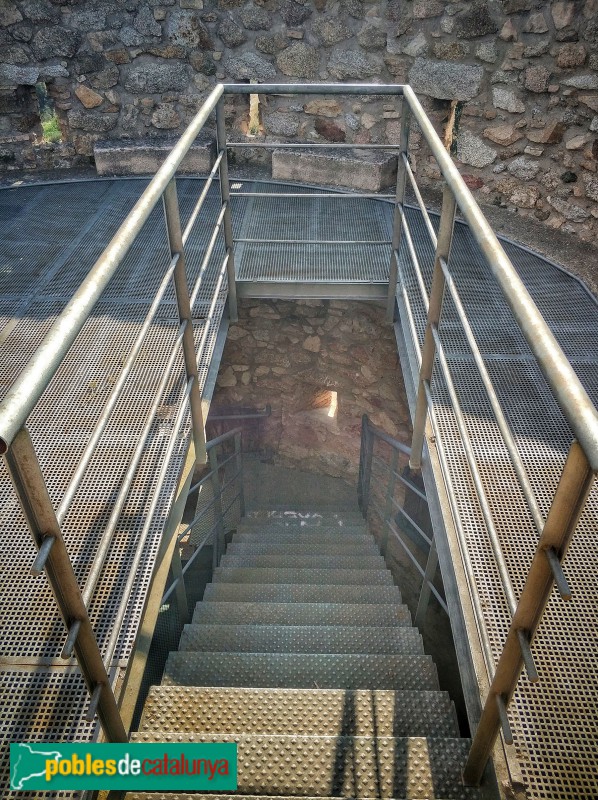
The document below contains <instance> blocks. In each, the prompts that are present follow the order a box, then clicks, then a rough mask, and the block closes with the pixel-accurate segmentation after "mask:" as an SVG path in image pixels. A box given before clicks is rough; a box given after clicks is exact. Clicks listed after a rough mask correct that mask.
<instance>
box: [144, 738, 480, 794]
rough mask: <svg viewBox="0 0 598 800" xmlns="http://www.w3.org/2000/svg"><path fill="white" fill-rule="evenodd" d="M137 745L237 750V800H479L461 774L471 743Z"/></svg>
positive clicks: (408, 740) (417, 740)
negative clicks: (312, 799)
mask: <svg viewBox="0 0 598 800" xmlns="http://www.w3.org/2000/svg"><path fill="white" fill-rule="evenodd" d="M132 741H135V742H156V741H163V742H184V741H187V742H193V741H198V742H199V741H205V742H237V747H238V750H237V752H238V788H237V793H238V794H268V795H290V796H296V797H306V796H316V797H322V796H330V795H332V796H341V797H351V798H359V799H361V798H370V797H380V798H392V797H401V796H402V797H409V798H412V800H430V798H437V797H445V796H446V797H452V798H455V800H457V799H459V800H460V799H461V798H463V800H473V798H477V797H479V790H478V789H472V788H469V787H464V786H463V785H462V783H461V770H462V768H463V765H464V763H465V759H466V757H467V751H468V747H469V742H468V741H467V740H464V739H432V738H428V739H425V738H419V737H410V738H391V737H378V738H376V739H374V738H371V737H357V736H342V737H339V736H318V737H309V736H238V735H228V736H227V735H216V736H215V735H193V734H186V735H183V734H177V733H168V732H163V731H155V732H144V733H136V734H134V735H133V737H132Z"/></svg>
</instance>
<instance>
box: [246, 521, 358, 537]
mask: <svg viewBox="0 0 598 800" xmlns="http://www.w3.org/2000/svg"><path fill="white" fill-rule="evenodd" d="M236 530H237V531H240V532H243V533H257V532H258V531H268V532H270V533H275V532H277V531H278V532H279V533H281V534H282V533H289V534H291V533H295V534H299V533H301V534H303V535H304V536H317V534H318V533H329V534H336V535H337V536H345V535H347V536H348V535H349V534H356V533H361V534H364V535H365V534H367V532H368V530H367V526H366V524H365V522H363V520H362V521H361V522H355V521H353V520H351V521H350V522H347V523H343V524H341V523H340V522H338V521H337V522H331V521H323V522H320V523H319V524H317V525H316V524H313V525H307V524H302V523H297V522H284V521H280V520H278V521H276V520H275V521H273V522H260V521H254V522H251V521H249V522H245V521H243V520H241V521H240V522H238V523H237V527H236Z"/></svg>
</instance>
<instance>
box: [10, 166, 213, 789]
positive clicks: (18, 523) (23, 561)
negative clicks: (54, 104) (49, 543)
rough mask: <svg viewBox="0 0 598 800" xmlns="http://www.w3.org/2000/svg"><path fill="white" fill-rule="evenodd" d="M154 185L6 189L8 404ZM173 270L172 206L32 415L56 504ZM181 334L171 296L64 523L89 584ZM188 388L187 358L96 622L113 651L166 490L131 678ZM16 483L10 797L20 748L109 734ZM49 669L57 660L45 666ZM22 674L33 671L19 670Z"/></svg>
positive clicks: (201, 232) (143, 576)
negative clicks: (73, 651)
mask: <svg viewBox="0 0 598 800" xmlns="http://www.w3.org/2000/svg"><path fill="white" fill-rule="evenodd" d="M146 183H147V181H145V180H130V181H112V180H109V181H90V182H69V183H65V184H52V185H46V186H37V187H27V188H22V189H20V188H11V189H5V190H2V191H0V230H1V231H2V239H3V243H2V246H1V247H0V318H1V320H0V322H1V324H2V328H1V329H0V365H1V368H0V395H3V394H4V392H5V391H6V390H7V388H8V387H9V386H10V385H11V384H12V382H13V381H14V379H15V378H16V376H17V375H18V374H19V372H20V371H21V369H22V368H23V366H24V365H25V364H26V362H27V361H28V359H29V357H30V356H31V355H32V353H33V352H34V351H35V349H36V348H37V346H38V345H39V343H40V341H41V339H42V337H43V336H44V334H45V333H46V331H47V330H48V328H49V327H50V325H51V324H52V322H53V321H54V319H55V317H56V315H57V314H58V313H60V311H61V310H62V309H63V308H64V306H65V304H66V303H67V301H68V300H69V299H70V297H71V296H72V294H73V293H74V292H75V290H76V289H77V287H78V286H79V284H80V283H81V281H82V280H83V278H84V277H85V275H86V274H87V271H88V270H89V268H90V267H91V266H92V265H93V263H94V262H95V260H96V259H97V257H98V256H99V255H100V253H101V252H102V250H103V249H104V248H105V246H106V244H107V243H108V241H109V239H110V238H111V237H112V235H113V234H114V233H115V231H116V229H117V228H118V226H119V225H120V224H121V222H122V220H123V219H124V217H125V216H126V214H127V213H128V212H129V210H130V209H131V207H132V206H133V204H134V203H135V201H136V200H137V198H138V197H139V195H140V194H141V192H142V190H143V189H144V187H145V185H146ZM202 185H203V184H202V182H198V181H193V180H182V181H180V182H179V185H178V189H179V192H178V193H179V201H180V205H181V218H182V221H183V224H184V223H185V221H186V219H187V218H188V216H189V214H190V213H191V209H192V208H193V205H194V203H195V201H196V198H197V195H198V193H199V191H201V187H202ZM218 208H219V201H218V199H217V197H216V195H214V197H213V198H212V199H210V200H209V201H208V204H207V209H206V213H207V215H208V218H210V219H212V218H215V216H216V212H217V209H218ZM210 233H211V230H210V227H209V226H207V225H204V226H202V225H201V224H198V225H196V226H195V228H194V230H193V233H192V234H191V237H190V239H189V241H188V246H187V275H188V281H189V284H190V285H191V286H193V284H194V282H195V281H196V279H197V277H198V274H199V268H200V265H201V261H202V258H203V254H204V252H205V246H206V244H207V242H208V240H209V234H210ZM223 257H224V250H223V248H222V245H221V244H218V245H217V246H216V248H215V249H214V253H213V255H212V258H211V261H210V264H209V265H208V268H207V270H206V273H205V276H204V280H203V281H202V286H201V289H200V291H199V294H198V296H197V301H196V303H195V306H194V309H193V314H194V323H195V327H194V330H195V336H196V346H197V345H198V344H199V341H200V339H201V337H202V335H203V332H204V325H205V324H206V323H204V322H203V320H202V317H205V312H206V311H207V301H208V298H211V296H212V294H213V291H214V288H215V285H216V275H217V270H218V267H219V266H220V264H221V262H222V259H223ZM169 260H170V256H169V253H168V251H167V245H166V235H165V226H164V215H163V212H162V209H161V206H157V207H156V209H154V212H153V213H152V214H151V216H150V218H149V219H148V221H147V223H146V224H145V226H144V228H143V230H142V232H141V234H140V237H139V238H138V239H137V240H136V242H135V244H134V245H133V247H132V249H131V251H130V252H129V254H128V255H127V257H126V259H125V261H124V262H123V264H122V265H121V267H120V268H119V270H118V271H117V273H116V275H115V276H114V278H113V280H112V281H111V283H110V284H109V286H108V287H107V289H106V291H105V292H104V294H103V295H102V299H101V301H100V302H99V303H98V304H97V306H96V308H95V309H94V312H93V313H92V315H91V317H90V318H89V320H88V322H87V323H86V324H85V326H84V327H83V329H82V331H81V333H80V334H79V337H78V338H77V340H76V342H75V344H74V346H73V347H72V348H71V350H70V352H69V354H68V356H67V358H66V359H65V361H64V363H63V365H62V366H61V368H60V370H59V371H58V373H57V375H56V376H55V378H54V380H53V381H52V383H51V384H50V386H49V388H48V389H47V391H46V392H45V393H44V395H43V397H42V399H41V400H40V402H39V403H38V405H37V406H36V408H35V410H34V412H33V413H32V415H31V416H30V417H29V421H28V427H29V429H30V432H31V435H32V438H33V442H34V445H35V447H36V450H37V453H38V457H39V459H40V463H41V466H42V469H43V472H44V475H45V477H46V481H47V485H48V490H49V493H50V497H51V499H52V501H53V503H54V505H55V507H57V506H58V504H59V502H60V500H61V498H62V496H63V494H64V491H65V489H66V487H67V486H68V483H69V481H70V479H71V476H72V475H73V473H74V471H75V468H76V466H77V464H78V462H79V460H80V457H81V454H82V452H83V450H84V448H85V446H86V445H87V442H88V440H89V437H90V434H91V432H92V431H93V428H94V425H95V423H96V421H97V419H98V417H99V415H100V413H101V411H102V409H103V406H104V404H105V402H106V399H107V396H108V393H109V391H110V389H111V387H112V385H113V383H114V382H115V380H116V377H117V376H118V373H119V371H120V368H121V366H122V364H123V360H124V358H126V356H127V355H128V352H129V351H130V348H131V345H132V343H133V342H134V340H135V338H136V337H137V334H138V332H139V329H140V327H141V324H142V322H143V320H144V317H145V315H146V313H147V310H148V308H149V305H150V303H151V301H152V299H153V297H154V294H155V292H156V289H157V287H158V284H159V282H160V281H161V280H162V276H163V273H164V271H165V269H166V267H167V265H168V262H169ZM225 300H226V287H225V286H224V287H223V289H222V291H221V294H220V296H219V298H218V301H217V303H216V309H215V314H214V318H213V320H212V322H211V324H210V328H209V330H208V332H207V342H206V349H205V357H204V360H203V362H202V363H201V364H200V371H199V378H200V386H201V387H204V386H206V382H207V379H208V371H209V368H210V361H211V357H212V352H213V350H214V346H215V343H216V337H217V334H218V330H219V327H220V323H221V320H222V316H223V313H224V303H225ZM178 328H179V321H178V313H177V307H176V301H175V296H174V289H173V288H172V287H169V288H168V289H167V291H166V294H165V296H164V298H163V301H162V303H161V305H160V307H159V309H158V312H157V314H156V317H155V318H154V321H153V323H152V325H151V327H150V330H149V332H148V335H147V338H146V340H145V342H144V344H143V346H142V349H141V352H140V354H139V356H138V359H137V361H136V364H135V366H134V367H133V370H132V372H131V375H130V376H129V378H128V380H127V383H126V385H125V389H124V392H123V394H122V396H121V398H120V400H119V402H118V404H117V406H116V408H115V411H114V413H113V415H112V418H111V420H110V422H109V423H108V426H107V428H106V430H105V432H104V434H103V436H102V438H101V440H100V443H99V445H98V448H97V451H96V453H95V454H94V456H93V458H92V461H91V463H90V465H89V467H88V469H87V472H86V475H85V477H84V480H83V482H82V483H81V485H80V487H79V489H78V491H77V493H76V495H75V498H74V501H73V503H72V505H71V508H70V510H69V512H68V514H67V516H66V518H65V521H64V523H63V532H64V538H65V542H66V545H67V548H68V551H69V553H70V556H71V559H72V561H73V566H74V569H75V574H76V576H77V579H78V581H79V584H80V585H81V586H82V585H84V583H85V581H86V579H87V576H88V574H89V571H90V568H91V565H92V563H93V560H94V557H95V553H96V550H97V547H98V543H99V539H100V536H101V533H102V531H103V529H104V527H105V525H106V522H107V520H108V517H109V514H110V509H111V504H112V503H113V501H114V498H115V496H116V494H117V491H118V488H119V486H120V485H121V483H122V477H123V474H124V472H125V470H126V467H127V465H128V463H129V461H130V459H131V456H132V453H133V450H134V448H135V445H136V436H137V435H138V434H139V433H140V432H141V430H142V428H143V426H144V424H145V418H146V416H147V414H148V411H149V409H150V406H151V404H152V401H153V399H154V397H155V394H156V390H157V387H158V384H159V382H160V380H161V378H162V376H163V374H164V363H165V362H166V360H167V357H168V355H169V354H170V351H171V349H172V345H173V342H174V341H175V338H176V335H177V332H178ZM185 382H186V379H185V374H184V366H183V360H182V355H180V356H179V357H177V359H176V361H175V363H174V366H173V369H172V372H171V375H170V378H169V381H168V384H167V386H166V389H165V392H164V394H163V395H162V402H161V405H160V407H159V409H158V413H157V415H156V417H155V419H154V423H153V425H152V429H151V431H150V435H149V438H148V441H147V444H146V447H145V451H144V454H143V456H142V460H141V463H140V465H139V468H138V470H137V473H136V477H135V479H134V482H133V485H132V487H131V490H130V492H129V495H128V498H127V501H126V503H125V507H124V509H123V512H122V514H121V518H120V522H119V524H118V527H117V529H116V531H115V535H114V538H113V543H112V545H111V548H110V551H109V554H108V557H107V560H106V565H105V568H104V570H103V573H102V579H101V581H100V583H99V585H98V588H97V590H96V592H95V594H94V596H93V598H92V602H91V605H90V617H91V621H92V624H93V626H94V630H95V632H96V636H97V638H98V641H99V644H100V647H101V648H102V649H103V650H104V651H105V648H106V646H107V643H108V640H109V637H110V634H111V632H112V629H113V627H114V622H113V620H114V619H115V617H116V614H117V612H118V607H119V605H120V601H121V597H122V591H123V587H124V586H125V584H126V581H127V579H128V577H129V572H130V566H131V563H132V559H133V557H134V553H135V548H136V545H137V539H138V536H139V534H140V532H141V530H142V528H143V525H144V523H145V519H146V517H147V511H148V507H149V504H150V502H151V499H152V495H153V494H155V492H156V490H159V491H160V500H159V503H158V508H157V511H156V513H155V515H154V517H153V519H152V521H151V528H150V531H149V536H148V538H147V546H146V551H145V553H144V554H143V558H142V565H143V566H142V569H140V570H139V572H138V575H137V577H136V582H135V586H134V589H133V592H132V594H131V596H130V601H129V606H128V609H127V613H126V616H125V619H124V622H123V625H122V627H121V631H122V633H121V636H120V639H119V642H118V644H117V650H116V653H115V660H114V662H113V663H114V666H115V667H116V666H121V667H124V665H126V660H127V659H128V657H129V655H130V653H131V650H132V647H133V644H134V641H135V637H136V634H137V629H138V624H139V621H140V618H141V614H142V610H143V607H144V603H145V599H146V594H147V590H148V585H149V580H150V576H151V574H152V570H153V565H154V559H155V556H156V552H157V548H158V543H159V537H160V534H161V532H162V529H163V525H164V522H165V520H166V517H167V514H168V511H169V508H170V503H171V499H172V494H173V491H174V488H175V485H176V480H177V478H178V474H179V472H180V468H181V465H182V458H183V456H184V453H185V447H186V435H187V433H188V430H189V419H186V420H185V421H184V423H183V427H182V430H181V433H180V435H179V438H178V440H177V442H176V446H175V451H174V456H173V458H172V460H171V462H170V464H169V467H168V472H167V475H166V480H165V482H164V483H163V485H162V487H161V488H160V487H157V486H156V479H157V474H158V471H159V470H158V466H159V465H160V464H161V462H162V460H163V454H164V452H165V449H166V447H167V445H168V441H169V437H170V432H171V429H172V425H173V422H174V419H175V415H176V411H177V409H178V407H179V404H180V401H181V398H182V396H183V389H184V384H185ZM0 485H1V494H0V498H1V499H0V504H1V508H2V514H1V516H2V523H1V526H2V539H3V543H4V546H3V548H2V551H1V552H0V602H1V606H2V615H1V617H0V681H1V682H2V685H3V692H4V693H6V692H7V691H8V689H7V687H8V686H10V687H11V690H10V691H11V697H10V698H9V699H10V702H9V699H7V701H6V702H3V703H2V708H3V716H4V720H5V724H4V725H3V726H2V734H1V735H0V758H1V759H2V760H1V761H0V782H1V783H2V784H3V785H5V783H7V780H6V772H5V770H6V769H7V756H8V753H7V743H8V741H10V740H12V741H17V740H19V739H21V740H25V741H26V740H40V739H44V738H50V737H51V738H53V739H54V740H61V739H65V738H66V739H89V738H92V737H93V736H95V735H96V734H97V731H96V730H95V728H94V726H90V725H89V724H87V723H86V722H85V721H84V720H83V714H84V711H85V708H86V704H87V702H88V697H87V691H86V689H85V687H84V685H83V682H82V681H81V679H80V678H79V677H77V676H76V674H75V673H74V672H73V670H72V669H65V667H64V664H65V663H66V664H68V663H69V662H64V661H54V659H57V657H58V656H59V653H60V650H61V648H62V645H63V644H64V638H65V631H64V625H63V622H62V620H61V619H60V617H59V613H58V610H57V607H56V603H55V600H54V597H53V595H52V594H51V592H50V590H49V587H48V584H47V581H46V578H45V576H44V577H40V578H32V577H31V576H30V573H29V570H30V567H31V564H32V561H33V558H34V555H35V549H34V546H33V542H32V540H31V535H30V533H29V530H28V528H27V526H26V524H25V521H24V519H23V517H22V514H21V511H20V508H19V506H18V503H17V500H16V497H15V495H14V493H13V490H12V486H11V485H10V482H9V480H8V476H7V473H6V470H5V468H4V465H3V464H2V465H0ZM40 659H44V661H42V662H41V664H40ZM71 663H72V662H71ZM17 666H18V667H19V668H20V669H22V674H21V673H18V674H17V672H16V671H15V669H16V667H17ZM114 677H115V678H116V677H117V675H116V674H115V675H114ZM19 686H22V687H23V693H22V700H21V703H20V704H18V705H15V704H14V703H13V700H14V698H16V697H18V696H19V691H20V689H19ZM12 695H14V696H12ZM28 708H30V709H31V713H29V712H28V711H27V709H28ZM36 709H37V710H36ZM44 709H45V711H44ZM3 796H7V797H8V796H12V795H11V793H8V794H7V795H3ZM19 796H20V797H27V796H28V795H27V794H20V795H19Z"/></svg>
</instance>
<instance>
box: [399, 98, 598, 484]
mask: <svg viewBox="0 0 598 800" xmlns="http://www.w3.org/2000/svg"><path fill="white" fill-rule="evenodd" d="M403 91H404V95H405V97H406V98H407V101H408V103H409V107H410V109H411V112H412V114H413V115H414V117H415V120H416V122H417V124H418V125H419V127H420V129H421V131H422V134H423V136H424V138H425V139H426V140H427V142H428V145H429V147H430V149H431V151H432V154H433V155H434V157H435V159H436V162H437V163H438V166H439V168H440V171H441V172H442V174H443V176H444V178H445V180H446V182H447V185H448V186H449V188H450V190H451V191H452V192H453V195H454V197H455V200H456V202H457V204H458V206H459V208H460V210H461V213H462V214H463V216H464V218H465V220H466V222H467V223H468V225H469V229H470V230H471V232H472V234H473V236H474V238H475V240H476V242H477V243H478V245H479V246H480V248H481V250H482V253H483V254H484V256H485V258H486V261H487V262H488V264H489V266H490V269H491V271H492V274H493V275H494V277H495V278H496V280H497V282H498V285H499V286H500V288H501V290H502V293H503V295H504V297H505V299H506V301H507V303H508V305H509V307H510V309H511V311H512V312H513V315H514V317H515V319H516V321H517V323H518V325H519V328H520V330H521V332H522V333H523V335H524V336H525V338H526V340H527V342H528V344H529V346H530V348H531V351H532V353H533V354H534V355H535V357H536V359H537V361H538V364H539V366H540V369H541V371H542V374H543V375H544V377H545V379H546V381H547V382H548V385H549V386H550V387H551V389H552V391H553V393H554V396H555V398H556V400H557V402H558V404H559V406H560V408H561V410H562V412H563V414H564V415H565V417H566V419H567V421H568V423H569V425H570V426H571V428H572V430H573V432H574V434H575V437H576V438H577V440H578V441H579V443H580V446H581V447H582V448H583V450H584V452H585V453H586V455H587V457H588V461H589V463H590V466H591V468H592V470H593V471H594V472H598V411H597V410H596V408H595V407H594V405H593V403H592V401H591V400H590V398H589V397H588V394H587V392H586V390H585V389H584V387H583V386H582V383H581V381H580V380H579V378H578V377H577V375H576V373H575V371H574V369H573V367H572V366H571V364H570V363H569V361H568V360H567V357H566V356H565V354H564V353H563V350H562V349H561V347H560V345H559V343H558V342H557V340H556V338H555V336H554V334H553V333H552V331H551V330H550V328H549V327H548V325H547V323H546V321H545V320H544V318H543V317H542V315H541V314H540V312H539V310H538V308H537V306H536V304H535V303H534V301H533V300H532V298H531V296H530V293H529V292H528V290H527V288H526V286H525V284H524V283H523V281H522V280H521V278H520V277H519V275H518V274H517V272H516V271H515V268H514V267H513V265H512V264H511V262H510V260H509V258H508V256H507V254H506V253H505V251H504V250H503V248H502V246H501V244H500V242H499V241H498V239H497V238H496V234H495V233H494V231H493V230H492V228H491V227H490V224H489V223H488V221H487V220H486V219H485V218H484V216H483V214H482V213H481V211H480V209H479V206H478V205H477V203H476V201H475V199H474V197H473V195H472V193H471V191H470V190H469V189H468V188H467V186H466V185H465V182H464V180H463V178H462V177H461V175H460V173H459V170H458V169H457V167H456V165H455V164H454V163H453V160H452V158H451V157H450V155H449V154H448V153H447V151H446V150H445V148H444V147H443V145H442V142H441V141H440V139H439V137H438V135H437V133H436V131H435V130H434V127H433V125H432V123H431V121H430V120H429V119H428V117H427V116H426V113H425V111H424V109H423V108H422V106H421V104H420V102H419V100H418V99H417V97H416V95H415V92H414V91H413V89H412V88H411V87H410V86H404V87H403Z"/></svg>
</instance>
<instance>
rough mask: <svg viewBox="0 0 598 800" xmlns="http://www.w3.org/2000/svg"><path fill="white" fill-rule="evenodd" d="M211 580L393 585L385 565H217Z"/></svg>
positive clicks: (226, 581) (216, 581)
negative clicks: (289, 566)
mask: <svg viewBox="0 0 598 800" xmlns="http://www.w3.org/2000/svg"><path fill="white" fill-rule="evenodd" d="M212 580H213V582H214V583H278V584H280V583H284V584H290V583H296V584H298V583H310V584H320V583H326V584H330V585H333V584H335V585H338V584H340V585H344V586H358V585H360V584H363V585H365V586H392V575H391V574H390V572H389V571H388V570H386V569H268V568H261V569H260V568H258V567H256V568H255V569H251V568H250V567H249V568H247V569H244V568H242V567H231V568H227V567H224V568H223V567H217V568H216V569H215V570H214V576H213V578H212Z"/></svg>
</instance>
